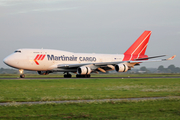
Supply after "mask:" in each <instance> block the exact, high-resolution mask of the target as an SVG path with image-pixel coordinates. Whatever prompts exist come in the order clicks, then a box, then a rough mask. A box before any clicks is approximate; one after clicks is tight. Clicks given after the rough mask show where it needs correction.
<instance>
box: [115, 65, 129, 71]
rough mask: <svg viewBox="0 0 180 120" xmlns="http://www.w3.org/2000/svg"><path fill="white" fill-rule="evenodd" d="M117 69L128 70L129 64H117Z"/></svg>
mask: <svg viewBox="0 0 180 120" xmlns="http://www.w3.org/2000/svg"><path fill="white" fill-rule="evenodd" d="M115 70H116V71H117V72H127V71H128V66H127V65H126V64H122V63H121V64H117V65H116V66H115Z"/></svg>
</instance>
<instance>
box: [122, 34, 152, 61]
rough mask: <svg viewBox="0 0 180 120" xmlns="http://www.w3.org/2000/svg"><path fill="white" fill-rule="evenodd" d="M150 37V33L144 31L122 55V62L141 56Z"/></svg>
mask: <svg viewBox="0 0 180 120" xmlns="http://www.w3.org/2000/svg"><path fill="white" fill-rule="evenodd" d="M150 36H151V31H144V32H143V34H142V35H141V36H140V37H139V38H138V39H137V40H136V41H135V42H134V43H133V44H132V45H131V47H130V48H129V49H128V50H127V51H126V52H125V53H124V55H125V56H126V58H125V59H124V60H132V58H134V57H133V56H137V57H139V56H143V55H144V54H145V52H146V48H147V45H148V42H149V38H150Z"/></svg>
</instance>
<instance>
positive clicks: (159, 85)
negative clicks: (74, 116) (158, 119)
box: [0, 78, 180, 102]
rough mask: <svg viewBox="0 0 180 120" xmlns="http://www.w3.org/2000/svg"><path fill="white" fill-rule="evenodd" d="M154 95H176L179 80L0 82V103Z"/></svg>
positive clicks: (178, 94) (177, 93)
mask: <svg viewBox="0 0 180 120" xmlns="http://www.w3.org/2000/svg"><path fill="white" fill-rule="evenodd" d="M154 96H180V79H179V78H158V79H157V78H156V79H155V78H154V79H152V78H150V79H133V78H131V79H100V78H94V79H59V80H58V79H56V80H53V79H52V80H23V79H22V80H0V102H13V101H15V102H18V101H54V100H82V99H110V98H133V97H154Z"/></svg>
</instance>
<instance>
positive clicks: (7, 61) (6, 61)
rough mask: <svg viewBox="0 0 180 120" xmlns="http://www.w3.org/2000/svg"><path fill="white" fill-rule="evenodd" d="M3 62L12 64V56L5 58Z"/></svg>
mask: <svg viewBox="0 0 180 120" xmlns="http://www.w3.org/2000/svg"><path fill="white" fill-rule="evenodd" d="M3 62H4V63H5V64H6V65H9V64H10V58H9V57H6V58H4V60H3Z"/></svg>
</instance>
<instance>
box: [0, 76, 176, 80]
mask: <svg viewBox="0 0 180 120" xmlns="http://www.w3.org/2000/svg"><path fill="white" fill-rule="evenodd" d="M137 78H138V79H144V78H180V76H175V77H91V78H76V77H72V78H63V77H59V78H58V77H44V78H43V77H33V78H19V77H18V78H0V80H51V79H137Z"/></svg>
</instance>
